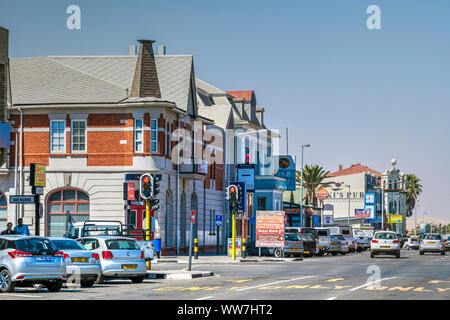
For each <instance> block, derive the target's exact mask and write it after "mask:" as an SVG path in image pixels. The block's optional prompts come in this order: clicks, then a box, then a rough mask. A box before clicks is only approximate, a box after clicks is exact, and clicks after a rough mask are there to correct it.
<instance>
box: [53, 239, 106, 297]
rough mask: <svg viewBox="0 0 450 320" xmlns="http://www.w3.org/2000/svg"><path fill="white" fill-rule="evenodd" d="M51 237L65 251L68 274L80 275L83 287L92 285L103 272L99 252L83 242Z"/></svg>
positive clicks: (69, 275)
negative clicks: (89, 249) (87, 246)
mask: <svg viewBox="0 0 450 320" xmlns="http://www.w3.org/2000/svg"><path fill="white" fill-rule="evenodd" d="M49 239H50V240H51V241H52V242H53V244H54V245H55V246H56V247H57V248H58V249H59V250H61V251H62V252H63V253H64V261H65V263H66V270H67V276H68V277H71V276H72V275H73V276H74V277H79V280H80V284H81V287H82V288H88V287H92V286H93V285H94V283H95V281H96V280H97V279H98V278H99V277H100V276H101V274H102V267H101V265H100V256H99V255H98V253H95V252H89V251H88V250H87V249H86V248H85V247H84V246H83V245H82V244H81V243H79V242H78V241H76V240H73V239H67V238H49ZM68 280H70V279H68Z"/></svg>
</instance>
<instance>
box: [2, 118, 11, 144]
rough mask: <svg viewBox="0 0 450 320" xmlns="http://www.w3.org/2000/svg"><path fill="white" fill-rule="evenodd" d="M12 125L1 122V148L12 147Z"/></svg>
mask: <svg viewBox="0 0 450 320" xmlns="http://www.w3.org/2000/svg"><path fill="white" fill-rule="evenodd" d="M10 138H11V126H10V125H9V124H7V123H2V122H0V148H4V149H9V148H10V147H11V140H10Z"/></svg>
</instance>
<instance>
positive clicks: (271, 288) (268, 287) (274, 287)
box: [258, 286, 283, 290]
mask: <svg viewBox="0 0 450 320" xmlns="http://www.w3.org/2000/svg"><path fill="white" fill-rule="evenodd" d="M281 288H283V286H266V287H260V288H258V289H259V290H273V289H281Z"/></svg>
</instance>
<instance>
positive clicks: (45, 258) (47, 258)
mask: <svg viewBox="0 0 450 320" xmlns="http://www.w3.org/2000/svg"><path fill="white" fill-rule="evenodd" d="M34 258H35V259H36V261H37V262H49V261H53V257H51V256H37V257H34Z"/></svg>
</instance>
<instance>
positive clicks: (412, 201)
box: [406, 173, 422, 217]
mask: <svg viewBox="0 0 450 320" xmlns="http://www.w3.org/2000/svg"><path fill="white" fill-rule="evenodd" d="M419 182H420V179H419V178H417V177H416V175H415V174H412V173H410V174H407V175H406V216H407V217H410V216H412V214H413V210H414V207H415V206H416V200H417V197H418V196H419V194H420V193H421V192H422V185H421V184H420V183H419Z"/></svg>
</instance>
